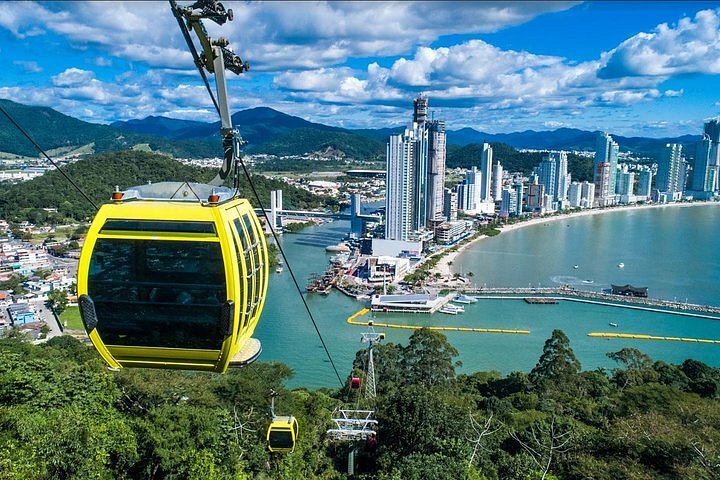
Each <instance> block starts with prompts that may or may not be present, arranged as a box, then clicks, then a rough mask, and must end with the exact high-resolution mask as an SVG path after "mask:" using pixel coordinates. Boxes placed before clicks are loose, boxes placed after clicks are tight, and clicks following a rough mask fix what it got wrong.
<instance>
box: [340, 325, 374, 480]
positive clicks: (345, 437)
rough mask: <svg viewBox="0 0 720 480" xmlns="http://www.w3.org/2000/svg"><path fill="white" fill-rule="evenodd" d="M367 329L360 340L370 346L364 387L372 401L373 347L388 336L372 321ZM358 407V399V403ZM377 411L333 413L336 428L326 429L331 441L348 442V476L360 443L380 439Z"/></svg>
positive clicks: (355, 384)
mask: <svg viewBox="0 0 720 480" xmlns="http://www.w3.org/2000/svg"><path fill="white" fill-rule="evenodd" d="M368 327H369V329H368V331H367V332H364V333H362V334H361V336H360V341H361V342H362V343H366V344H367V345H368V348H367V360H366V362H365V389H364V398H365V400H366V401H367V403H369V404H372V403H374V401H375V397H376V396H377V392H376V388H375V386H376V383H375V362H374V360H373V348H374V346H375V345H376V344H377V343H379V342H380V341H381V340H382V339H384V338H385V334H384V333H377V332H376V331H375V328H374V327H373V322H372V321H370V322H368ZM359 386H360V385H359V379H357V378H352V380H351V388H358V387H359ZM358 406H359V402H358ZM374 415H375V410H360V409H349V408H340V409H337V410H336V411H335V412H333V418H332V421H333V422H335V428H331V429H329V430H328V431H327V435H328V437H329V438H330V441H333V442H338V443H345V442H347V443H349V451H348V470H347V472H348V475H354V474H355V455H356V453H357V444H358V442H361V441H365V442H367V444H370V443H371V442H372V443H373V444H374V443H375V442H376V438H377V431H376V429H377V424H378V422H377V420H375V419H374V418H373V417H374Z"/></svg>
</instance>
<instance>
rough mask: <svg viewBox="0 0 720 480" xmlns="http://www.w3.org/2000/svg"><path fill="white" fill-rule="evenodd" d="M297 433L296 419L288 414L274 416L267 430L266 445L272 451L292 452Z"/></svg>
mask: <svg viewBox="0 0 720 480" xmlns="http://www.w3.org/2000/svg"><path fill="white" fill-rule="evenodd" d="M297 435H298V423H297V419H295V417H293V416H292V415H290V416H275V417H273V419H272V422H271V423H270V426H269V427H268V431H267V447H268V450H270V451H271V452H273V453H292V452H293V450H295V441H296V440H297Z"/></svg>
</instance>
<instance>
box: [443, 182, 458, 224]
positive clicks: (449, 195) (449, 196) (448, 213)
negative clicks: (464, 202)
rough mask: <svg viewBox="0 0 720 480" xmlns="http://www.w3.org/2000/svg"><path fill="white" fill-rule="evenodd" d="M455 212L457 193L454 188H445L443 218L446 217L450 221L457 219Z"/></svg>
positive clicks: (456, 210) (456, 208)
mask: <svg viewBox="0 0 720 480" xmlns="http://www.w3.org/2000/svg"><path fill="white" fill-rule="evenodd" d="M457 212H458V196H457V193H456V192H455V191H454V190H450V189H449V188H446V189H445V210H444V212H443V213H444V215H445V218H447V219H448V221H450V222H454V221H455V220H457Z"/></svg>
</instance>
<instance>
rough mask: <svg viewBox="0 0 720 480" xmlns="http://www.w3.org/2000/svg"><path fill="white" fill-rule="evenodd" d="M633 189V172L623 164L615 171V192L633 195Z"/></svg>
mask: <svg viewBox="0 0 720 480" xmlns="http://www.w3.org/2000/svg"><path fill="white" fill-rule="evenodd" d="M634 191H635V172H631V171H630V170H628V168H627V165H625V166H623V167H622V168H621V169H620V171H619V172H618V173H617V177H616V179H615V193H616V194H618V195H620V196H622V195H633V192H634Z"/></svg>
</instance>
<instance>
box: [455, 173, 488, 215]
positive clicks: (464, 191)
mask: <svg viewBox="0 0 720 480" xmlns="http://www.w3.org/2000/svg"><path fill="white" fill-rule="evenodd" d="M482 178H483V174H482V172H481V171H480V170H478V169H477V167H472V168H470V170H468V171H467V172H465V179H464V180H463V182H462V183H460V184H458V185H457V187H456V192H457V202H458V210H460V211H464V212H471V213H475V212H476V211H477V210H478V208H479V205H480V201H481V191H482V186H481V183H482V182H481V181H482Z"/></svg>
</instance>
